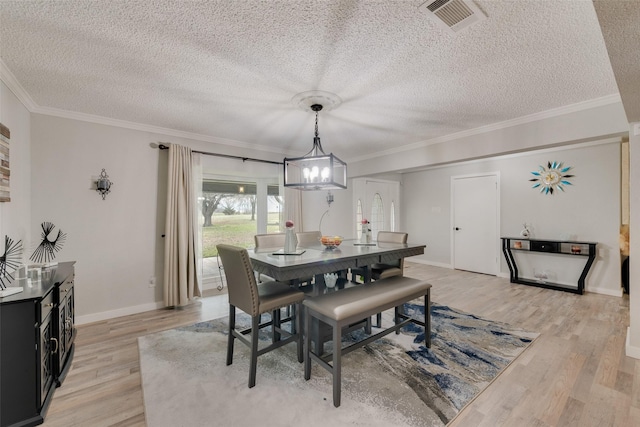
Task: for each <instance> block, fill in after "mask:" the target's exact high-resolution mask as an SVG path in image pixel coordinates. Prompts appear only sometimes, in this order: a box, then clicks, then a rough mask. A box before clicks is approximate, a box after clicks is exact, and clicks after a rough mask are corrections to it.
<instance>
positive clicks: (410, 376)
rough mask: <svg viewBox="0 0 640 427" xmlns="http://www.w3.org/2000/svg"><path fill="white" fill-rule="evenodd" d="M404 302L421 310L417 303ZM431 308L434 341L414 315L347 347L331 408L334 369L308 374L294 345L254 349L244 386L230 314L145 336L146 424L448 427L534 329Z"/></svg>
mask: <svg viewBox="0 0 640 427" xmlns="http://www.w3.org/2000/svg"><path fill="white" fill-rule="evenodd" d="M405 310H406V311H407V312H408V313H415V314H416V315H418V316H420V315H422V316H424V307H422V306H421V305H415V304H407V305H406V308H405ZM391 315H392V312H386V313H384V319H383V320H384V321H385V322H390V321H391V318H392V317H391ZM431 315H432V347H431V348H430V349H427V348H425V347H424V332H423V331H422V330H421V328H419V327H416V326H414V325H412V324H411V325H408V326H406V327H405V328H404V329H403V331H402V333H401V334H399V335H395V334H391V335H387V337H385V338H383V339H380V340H378V341H376V342H374V343H371V344H369V345H367V346H365V347H363V348H362V349H360V350H357V351H355V352H353V353H350V354H348V355H347V356H345V357H344V359H343V381H342V405H341V406H340V408H337V409H336V408H334V407H333V404H332V397H331V396H332V393H331V377H330V375H329V374H328V373H327V372H326V371H325V370H324V369H322V368H320V367H318V366H317V365H316V364H313V365H312V366H313V371H312V378H311V380H310V381H305V380H304V373H303V371H304V370H303V365H302V364H299V363H298V362H297V360H296V356H295V345H293V344H291V345H287V346H285V347H282V348H280V349H278V350H275V351H273V352H270V353H267V354H265V355H263V356H260V357H259V358H258V374H257V384H256V386H255V387H254V388H252V389H249V388H247V380H248V349H247V348H246V346H244V345H243V344H242V343H240V342H236V350H235V353H234V363H233V365H231V366H226V365H225V357H226V342H227V335H226V332H225V328H226V318H225V319H218V320H213V321H208V322H202V323H198V324H195V325H191V326H187V327H183V328H178V329H173V330H169V331H164V332H159V333H156V334H151V335H147V336H144V337H141V338H139V348H140V365H141V374H142V384H143V392H144V401H145V414H146V417H147V424H148V425H149V426H150V427H156V426H182V425H183V426H212V425H251V424H259V425H269V426H288V425H294V424H300V425H305V426H315V425H317V426H323V427H325V426H327V425H363V426H364V425H366V426H386V425H390V424H393V425H396V426H402V425H406V426H444V425H446V424H447V423H449V422H450V421H451V420H452V419H453V418H455V416H456V415H457V414H458V413H459V412H460V411H461V410H462V409H463V408H464V407H465V406H466V405H467V404H468V403H469V402H471V401H472V400H473V399H474V398H475V397H476V396H477V395H478V394H479V393H480V392H482V390H484V389H485V388H486V387H487V386H488V385H489V384H490V383H491V382H492V381H493V380H494V379H495V378H496V377H497V376H498V375H499V374H500V372H502V371H503V370H504V369H505V368H506V367H507V366H508V365H509V364H510V363H511V362H512V361H513V360H514V359H515V358H516V357H517V356H518V355H519V354H521V353H522V352H523V351H524V350H525V349H526V348H527V346H528V345H529V344H531V342H532V341H533V340H534V339H535V338H536V337H537V336H538V334H536V333H532V332H527V331H523V330H521V329H517V328H512V327H510V326H509V325H507V324H504V323H498V322H493V321H490V320H486V319H482V318H480V317H478V316H474V315H471V314H467V313H464V312H461V311H458V310H455V309H452V308H450V307H446V306H442V305H438V304H435V303H434V304H432V307H431ZM374 332H375V329H374ZM360 333H361V332H356V333H354V334H356V338H357V335H358V334H360ZM350 339H355V338H354V337H351V338H349V337H346V338H345V340H350Z"/></svg>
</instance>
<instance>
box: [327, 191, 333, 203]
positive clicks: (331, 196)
mask: <svg viewBox="0 0 640 427" xmlns="http://www.w3.org/2000/svg"><path fill="white" fill-rule="evenodd" d="M331 203H333V194H331V191H327V205H329V207H331Z"/></svg>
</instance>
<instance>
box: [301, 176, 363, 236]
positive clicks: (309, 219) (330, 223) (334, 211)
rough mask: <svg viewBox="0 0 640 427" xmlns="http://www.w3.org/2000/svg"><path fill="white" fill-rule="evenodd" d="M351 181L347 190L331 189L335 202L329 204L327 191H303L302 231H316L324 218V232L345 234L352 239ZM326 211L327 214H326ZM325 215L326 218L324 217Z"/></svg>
mask: <svg viewBox="0 0 640 427" xmlns="http://www.w3.org/2000/svg"><path fill="white" fill-rule="evenodd" d="M350 184H351V183H350V182H349V183H348V184H347V189H346V190H331V194H333V203H332V204H331V207H329V205H328V204H327V192H326V191H301V193H302V224H303V230H302V231H315V230H318V227H319V226H320V220H321V219H322V230H321V231H322V233H323V234H325V235H329V236H343V237H344V238H346V239H350V238H352V237H353V236H352V235H353V229H352V227H353V224H352V223H353V222H354V221H355V219H354V218H352V215H351V203H352V201H351V199H352V191H351V185H350ZM325 212H326V214H325ZM323 215H324V218H323Z"/></svg>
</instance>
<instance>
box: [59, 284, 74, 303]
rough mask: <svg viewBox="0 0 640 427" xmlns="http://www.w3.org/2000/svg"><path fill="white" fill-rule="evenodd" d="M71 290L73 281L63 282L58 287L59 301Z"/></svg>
mask: <svg viewBox="0 0 640 427" xmlns="http://www.w3.org/2000/svg"><path fill="white" fill-rule="evenodd" d="M71 289H73V279H69V280H65V281H64V282H63V283H62V284H61V285H60V299H62V298H64V297H65V295H66V294H67V293H69V291H71Z"/></svg>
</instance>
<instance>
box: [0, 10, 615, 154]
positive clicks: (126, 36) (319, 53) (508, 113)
mask: <svg viewBox="0 0 640 427" xmlns="http://www.w3.org/2000/svg"><path fill="white" fill-rule="evenodd" d="M421 3H422V0H417V1H407V0H402V1H392V0H369V1H349V0H323V1H294V0H287V1H249V0H221V1H207V2H194V1H164V0H157V1H107V0H103V1H85V0H77V1H6V0H2V1H0V49H1V50H0V58H1V59H2V61H3V62H4V64H5V65H6V67H7V68H8V69H9V70H10V72H11V73H12V74H13V75H14V76H15V78H16V79H17V81H18V82H19V84H20V85H21V86H22V87H23V88H24V90H25V91H26V92H27V93H28V94H29V96H30V97H31V98H32V100H33V102H34V103H35V104H36V106H37V107H41V108H54V109H61V110H68V111H72V112H79V113H86V114H91V115H97V116H102V117H107V118H113V119H121V120H126V121H130V122H135V123H141V124H145V125H153V126H160V127H164V128H170V129H175V130H178V131H184V132H192V133H194V134H201V135H205V136H208V137H217V138H224V139H227V140H230V143H232V144H233V141H238V142H242V143H245V144H246V143H249V144H253V145H257V146H260V147H263V148H264V149H265V150H268V151H278V152H287V153H303V152H306V151H308V150H309V149H310V148H311V143H312V137H313V119H314V117H313V115H312V114H311V113H308V112H304V111H302V110H300V109H299V108H298V107H296V106H295V105H294V104H293V103H292V102H291V99H292V97H293V96H294V95H296V94H297V93H299V92H304V91H309V90H323V91H328V92H333V93H335V94H337V95H338V96H339V97H340V98H342V101H343V102H342V105H340V106H339V107H338V108H336V109H334V110H332V111H329V112H326V113H325V114H323V113H321V114H320V124H319V127H320V137H321V138H322V143H323V146H324V148H325V151H327V152H330V151H331V152H334V153H335V154H336V155H338V156H339V157H341V158H344V159H345V160H349V159H354V158H359V157H361V156H363V155H369V154H371V153H375V152H382V151H385V150H389V149H393V148H394V147H399V146H402V145H407V144H414V143H418V142H422V141H428V140H431V139H433V138H436V137H442V136H444V135H449V134H452V133H456V132H460V131H465V130H470V129H474V128H477V127H480V126H484V125H489V124H493V123H498V122H502V121H505V120H509V119H514V118H517V117H521V116H525V115H529V114H532V113H537V112H541V111H545V110H548V109H552V108H556V107H561V106H564V105H568V104H573V103H577V102H581V101H586V100H591V99H594V98H599V97H602V96H606V95H611V94H616V93H618V88H617V86H616V81H615V78H614V74H613V72H612V69H611V65H610V62H609V58H608V56H607V50H606V47H605V43H604V40H603V37H602V32H601V30H600V27H599V25H598V18H597V16H596V13H595V10H594V7H593V4H592V2H590V1H584V0H554V1H544V0H518V1H494V0H490V1H487V0H479V1H476V2H475V3H476V4H477V5H478V6H479V7H480V9H481V10H482V11H483V12H484V13H485V14H486V15H487V17H488V18H487V19H486V20H484V21H482V22H480V23H479V24H477V25H475V26H472V27H470V28H468V29H466V30H464V31H462V32H460V33H458V34H455V35H454V34H450V33H449V32H447V31H445V30H442V29H441V27H439V26H438V25H436V24H435V23H434V22H433V21H431V20H430V19H429V18H428V17H427V16H426V15H425V14H424V13H422V12H420V11H419V10H418V6H419V5H420V4H421Z"/></svg>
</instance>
